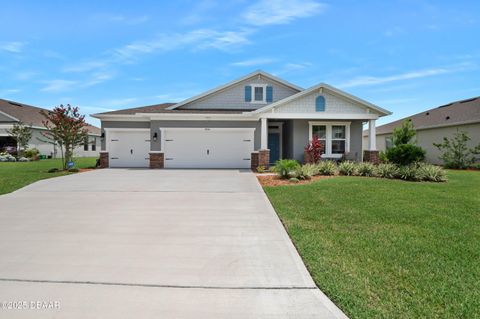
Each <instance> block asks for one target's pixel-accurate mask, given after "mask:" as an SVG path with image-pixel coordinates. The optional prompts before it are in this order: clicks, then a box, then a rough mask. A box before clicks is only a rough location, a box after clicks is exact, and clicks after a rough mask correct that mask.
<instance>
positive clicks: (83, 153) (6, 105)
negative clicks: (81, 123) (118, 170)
mask: <svg viewBox="0 0 480 319" xmlns="http://www.w3.org/2000/svg"><path fill="white" fill-rule="evenodd" d="M42 110H43V111H48V110H47V109H43V108H39V107H35V106H31V105H27V104H23V103H18V102H14V101H9V100H4V99H0V152H2V151H4V150H5V149H6V148H8V147H13V148H16V146H17V142H16V141H15V139H13V138H12V137H11V136H10V134H9V133H8V130H10V129H12V127H13V125H14V124H15V123H19V122H22V123H23V124H25V125H29V126H31V130H32V138H31V139H30V141H29V142H28V148H36V149H38V150H39V151H40V155H45V156H47V157H51V158H56V157H60V156H61V153H60V152H61V151H60V147H59V146H58V145H54V144H52V143H50V142H49V141H48V139H46V138H45V137H44V135H43V134H42V133H44V132H45V131H47V129H46V128H45V126H44V125H43V122H42V121H44V120H45V117H44V116H43V115H42V114H41V113H40V112H41V111H42ZM87 129H88V132H89V135H88V140H86V141H85V143H84V145H82V146H80V147H77V148H76V149H75V150H74V156H76V157H91V156H92V157H95V156H98V155H99V151H100V129H99V128H98V127H95V126H92V125H88V126H87Z"/></svg>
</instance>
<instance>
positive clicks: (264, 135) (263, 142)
mask: <svg viewBox="0 0 480 319" xmlns="http://www.w3.org/2000/svg"><path fill="white" fill-rule="evenodd" d="M260 133H261V135H260V149H261V150H266V149H268V120H267V119H266V118H262V119H261V123H260Z"/></svg>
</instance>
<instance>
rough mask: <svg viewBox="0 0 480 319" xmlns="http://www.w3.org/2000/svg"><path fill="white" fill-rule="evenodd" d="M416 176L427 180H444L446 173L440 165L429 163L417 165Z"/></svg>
mask: <svg viewBox="0 0 480 319" xmlns="http://www.w3.org/2000/svg"><path fill="white" fill-rule="evenodd" d="M417 171H418V175H419V176H418V177H419V179H421V180H422V181H427V182H446V181H447V175H446V173H445V170H444V169H443V168H441V167H440V166H436V165H431V164H420V165H419V166H418V169H417Z"/></svg>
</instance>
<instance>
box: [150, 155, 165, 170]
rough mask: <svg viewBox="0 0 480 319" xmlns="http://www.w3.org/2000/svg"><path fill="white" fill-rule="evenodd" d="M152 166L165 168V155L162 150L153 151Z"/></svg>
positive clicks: (151, 156)
mask: <svg viewBox="0 0 480 319" xmlns="http://www.w3.org/2000/svg"><path fill="white" fill-rule="evenodd" d="M149 154H150V168H165V162H164V155H163V153H162V152H151V153H149Z"/></svg>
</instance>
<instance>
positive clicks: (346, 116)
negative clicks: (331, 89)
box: [259, 112, 379, 120]
mask: <svg viewBox="0 0 480 319" xmlns="http://www.w3.org/2000/svg"><path fill="white" fill-rule="evenodd" d="M259 117H260V118H268V119H311V120H315V119H318V120H370V119H378V117H379V116H378V115H377V114H372V113H370V114H366V113H365V114H353V113H321V112H318V113H262V114H259Z"/></svg>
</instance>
